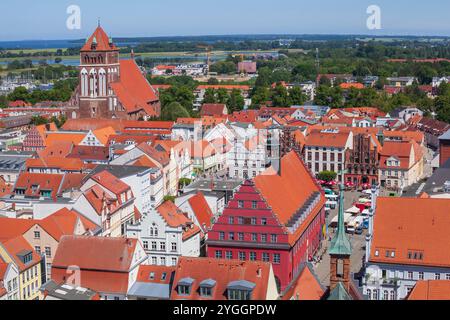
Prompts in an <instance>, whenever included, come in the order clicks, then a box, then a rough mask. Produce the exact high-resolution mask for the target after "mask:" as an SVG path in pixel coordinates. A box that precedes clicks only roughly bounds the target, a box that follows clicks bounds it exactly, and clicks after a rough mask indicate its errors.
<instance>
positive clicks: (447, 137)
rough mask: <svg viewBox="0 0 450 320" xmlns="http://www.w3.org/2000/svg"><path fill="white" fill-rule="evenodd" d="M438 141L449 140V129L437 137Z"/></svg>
mask: <svg viewBox="0 0 450 320" xmlns="http://www.w3.org/2000/svg"><path fill="white" fill-rule="evenodd" d="M439 140H450V129H449V130H448V131H447V132H446V133H444V134H443V135H442V136H440V137H439Z"/></svg>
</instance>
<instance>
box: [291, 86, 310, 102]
mask: <svg viewBox="0 0 450 320" xmlns="http://www.w3.org/2000/svg"><path fill="white" fill-rule="evenodd" d="M289 96H290V97H291V100H292V104H293V105H297V106H301V105H303V104H305V102H306V101H307V100H308V97H307V96H306V95H305V94H303V92H302V89H301V88H300V87H293V88H292V89H291V90H289Z"/></svg>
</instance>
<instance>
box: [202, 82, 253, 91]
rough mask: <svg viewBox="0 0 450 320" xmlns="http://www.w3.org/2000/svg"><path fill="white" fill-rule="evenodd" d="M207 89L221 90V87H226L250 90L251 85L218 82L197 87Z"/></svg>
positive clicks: (228, 88) (227, 88)
mask: <svg viewBox="0 0 450 320" xmlns="http://www.w3.org/2000/svg"><path fill="white" fill-rule="evenodd" d="M206 89H214V90H219V89H226V90H233V89H238V90H243V91H249V90H250V86H246V85H237V84H232V85H228V84H216V85H199V86H198V87H197V90H206Z"/></svg>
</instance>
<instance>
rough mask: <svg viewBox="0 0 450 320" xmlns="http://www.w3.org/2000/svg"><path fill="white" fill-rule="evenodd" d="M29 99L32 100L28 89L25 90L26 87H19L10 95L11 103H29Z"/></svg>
mask: <svg viewBox="0 0 450 320" xmlns="http://www.w3.org/2000/svg"><path fill="white" fill-rule="evenodd" d="M29 99H30V94H29V92H28V90H27V88H25V87H17V88H15V89H14V91H13V92H11V93H10V94H9V95H8V100H9V101H17V100H23V101H27V102H28V101H29Z"/></svg>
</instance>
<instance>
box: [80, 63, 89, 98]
mask: <svg viewBox="0 0 450 320" xmlns="http://www.w3.org/2000/svg"><path fill="white" fill-rule="evenodd" d="M87 94H88V72H87V70H86V69H83V70H81V95H82V96H86V95H87Z"/></svg>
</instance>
